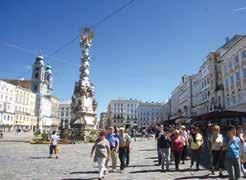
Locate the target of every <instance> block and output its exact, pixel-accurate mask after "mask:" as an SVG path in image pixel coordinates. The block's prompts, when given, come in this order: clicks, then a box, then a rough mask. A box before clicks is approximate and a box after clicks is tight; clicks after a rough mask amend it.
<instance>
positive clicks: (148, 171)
mask: <svg viewBox="0 0 246 180" xmlns="http://www.w3.org/2000/svg"><path fill="white" fill-rule="evenodd" d="M150 172H161V169H151V170H140V171H131V172H129V173H130V174H138V173H150Z"/></svg>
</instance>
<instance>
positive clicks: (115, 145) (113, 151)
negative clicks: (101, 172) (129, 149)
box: [106, 127, 119, 172]
mask: <svg viewBox="0 0 246 180" xmlns="http://www.w3.org/2000/svg"><path fill="white" fill-rule="evenodd" d="M106 139H107V140H108V142H109V147H110V157H111V160H112V170H113V172H115V171H116V166H117V153H118V150H119V138H118V137H117V135H116V134H115V133H114V127H110V128H109V133H108V134H107V135H106ZM108 162H109V159H108V160H107V161H106V168H107V169H108Z"/></svg>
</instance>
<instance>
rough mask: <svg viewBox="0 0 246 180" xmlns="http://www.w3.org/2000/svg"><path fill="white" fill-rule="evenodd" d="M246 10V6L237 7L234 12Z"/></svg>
mask: <svg viewBox="0 0 246 180" xmlns="http://www.w3.org/2000/svg"><path fill="white" fill-rule="evenodd" d="M243 10H246V7H241V8H237V9H233V10H232V11H233V12H238V11H243Z"/></svg>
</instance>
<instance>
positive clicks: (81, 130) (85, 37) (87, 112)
mask: <svg viewBox="0 0 246 180" xmlns="http://www.w3.org/2000/svg"><path fill="white" fill-rule="evenodd" d="M93 38H94V33H93V31H92V30H91V29H90V28H85V29H84V31H83V32H82V33H81V35H80V47H81V48H82V57H81V65H80V78H79V80H78V81H77V82H75V86H74V92H73V96H72V104H71V127H72V128H73V131H74V134H76V138H77V139H78V140H85V137H86V136H87V134H88V133H89V132H90V130H91V129H94V128H95V124H96V108H97V103H96V100H95V98H94V94H95V90H94V85H93V84H92V82H91V81H90V80H89V75H90V70H89V68H90V54H89V50H90V47H91V42H92V40H93Z"/></svg>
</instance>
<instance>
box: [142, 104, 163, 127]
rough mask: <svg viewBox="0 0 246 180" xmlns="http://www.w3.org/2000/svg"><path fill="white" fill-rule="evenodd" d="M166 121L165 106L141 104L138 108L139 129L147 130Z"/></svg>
mask: <svg viewBox="0 0 246 180" xmlns="http://www.w3.org/2000/svg"><path fill="white" fill-rule="evenodd" d="M163 121H164V104H162V103H155V102H140V103H139V106H138V127H140V128H147V127H149V126H153V125H155V124H156V123H162V122H163Z"/></svg>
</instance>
